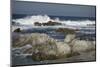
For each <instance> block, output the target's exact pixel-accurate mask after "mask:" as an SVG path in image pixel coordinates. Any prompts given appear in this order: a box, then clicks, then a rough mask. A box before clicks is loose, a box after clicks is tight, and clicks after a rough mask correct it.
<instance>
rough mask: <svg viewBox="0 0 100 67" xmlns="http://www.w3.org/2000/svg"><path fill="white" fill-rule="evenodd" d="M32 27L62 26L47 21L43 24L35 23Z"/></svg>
mask: <svg viewBox="0 0 100 67" xmlns="http://www.w3.org/2000/svg"><path fill="white" fill-rule="evenodd" d="M34 25H35V26H55V25H62V24H61V23H58V22H53V21H48V22H45V23H39V22H35V23H34Z"/></svg>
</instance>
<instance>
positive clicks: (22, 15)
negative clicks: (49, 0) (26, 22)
mask: <svg viewBox="0 0 100 67" xmlns="http://www.w3.org/2000/svg"><path fill="white" fill-rule="evenodd" d="M27 16H32V15H25V14H13V15H12V19H19V18H23V17H27ZM49 17H50V18H51V19H55V18H60V19H61V20H96V18H95V17H72V16H50V15H49Z"/></svg>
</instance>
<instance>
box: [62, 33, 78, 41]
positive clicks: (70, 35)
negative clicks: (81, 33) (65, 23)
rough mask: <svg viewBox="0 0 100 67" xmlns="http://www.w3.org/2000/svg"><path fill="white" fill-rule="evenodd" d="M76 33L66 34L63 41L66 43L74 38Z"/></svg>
mask: <svg viewBox="0 0 100 67" xmlns="http://www.w3.org/2000/svg"><path fill="white" fill-rule="evenodd" d="M75 37H76V35H75V34H68V35H67V36H66V37H65V39H64V42H66V43H70V42H71V41H72V40H73V39H75Z"/></svg>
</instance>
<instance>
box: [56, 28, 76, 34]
mask: <svg viewBox="0 0 100 67" xmlns="http://www.w3.org/2000/svg"><path fill="white" fill-rule="evenodd" d="M75 31H77V30H74V29H69V28H58V29H57V30H56V32H61V33H64V34H75V33H76V32H75Z"/></svg>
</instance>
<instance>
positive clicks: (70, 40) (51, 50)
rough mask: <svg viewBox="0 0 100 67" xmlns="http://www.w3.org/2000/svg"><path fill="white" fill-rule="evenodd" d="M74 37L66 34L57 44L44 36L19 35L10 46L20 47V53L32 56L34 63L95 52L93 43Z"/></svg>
mask: <svg viewBox="0 0 100 67" xmlns="http://www.w3.org/2000/svg"><path fill="white" fill-rule="evenodd" d="M75 37H76V36H75V34H68V35H67V36H66V38H65V40H64V42H58V41H57V40H55V39H53V38H51V37H49V36H48V35H46V34H39V33H32V34H19V36H18V38H16V39H15V41H13V43H12V45H13V47H22V52H23V53H30V54H32V59H33V60H35V61H41V60H54V59H60V58H68V57H71V56H72V55H73V54H76V53H77V54H81V53H84V52H88V51H91V50H95V41H86V40H78V39H76V38H75ZM14 38H15V37H14Z"/></svg>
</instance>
